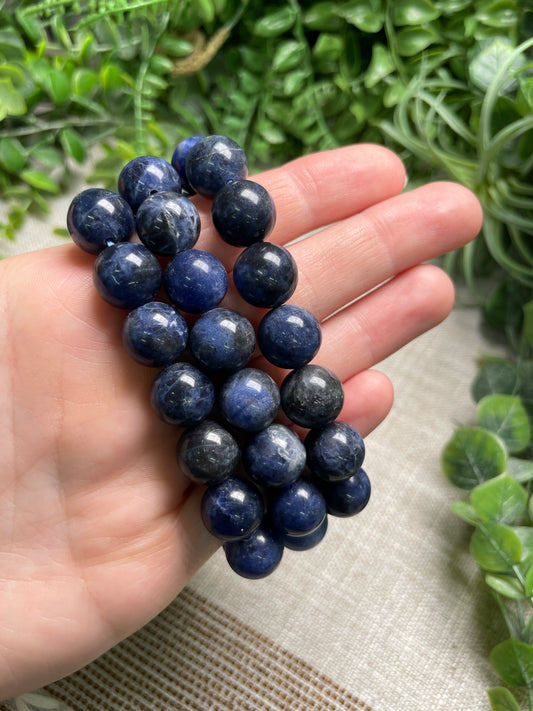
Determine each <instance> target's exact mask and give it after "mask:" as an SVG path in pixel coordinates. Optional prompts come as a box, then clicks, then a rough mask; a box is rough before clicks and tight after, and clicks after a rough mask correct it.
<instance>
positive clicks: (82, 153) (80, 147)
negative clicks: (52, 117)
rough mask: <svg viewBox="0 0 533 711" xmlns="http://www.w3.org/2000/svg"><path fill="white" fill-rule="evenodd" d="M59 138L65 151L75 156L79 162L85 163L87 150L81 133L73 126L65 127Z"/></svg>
mask: <svg viewBox="0 0 533 711" xmlns="http://www.w3.org/2000/svg"><path fill="white" fill-rule="evenodd" d="M59 140H60V141H61V145H62V146H63V150H64V151H65V153H66V154H67V155H68V156H70V157H71V158H74V160H75V161H76V162H77V163H83V161H84V160H85V158H86V155H87V153H86V150H85V145H84V144H83V141H82V140H81V137H80V135H79V134H78V133H77V132H76V131H75V130H74V129H72V128H64V129H63V130H62V131H61V132H60V134H59Z"/></svg>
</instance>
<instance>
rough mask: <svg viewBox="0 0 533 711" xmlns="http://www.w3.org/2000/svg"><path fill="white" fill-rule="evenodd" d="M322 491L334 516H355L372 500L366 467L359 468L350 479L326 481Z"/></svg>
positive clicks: (329, 510)
mask: <svg viewBox="0 0 533 711" xmlns="http://www.w3.org/2000/svg"><path fill="white" fill-rule="evenodd" d="M321 491H322V494H323V496H324V498H325V500H326V505H327V509H328V513H330V514H331V515H332V516H341V517H347V516H355V514H358V513H359V512H360V511H362V510H363V509H364V508H365V506H366V505H367V504H368V501H369V500H370V493H371V486H370V479H369V478H368V475H367V473H366V472H365V470H364V469H359V470H358V471H357V472H355V474H352V476H350V477H348V479H342V480H341V481H330V482H327V483H326V482H324V484H323V485H322V486H321Z"/></svg>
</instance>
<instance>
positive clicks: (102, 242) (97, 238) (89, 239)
mask: <svg viewBox="0 0 533 711" xmlns="http://www.w3.org/2000/svg"><path fill="white" fill-rule="evenodd" d="M67 229H68V231H69V233H70V236H71V237H72V241H73V242H74V243H75V244H77V245H78V247H81V249H83V250H85V251H86V252H90V253H91V254H98V253H99V252H101V251H102V250H103V249H105V248H106V247H109V246H110V245H112V244H117V243H118V242H126V241H127V240H129V239H130V237H131V236H132V235H133V232H134V230H135V223H134V220H133V212H132V209H131V207H130V206H129V205H128V203H127V202H126V200H124V198H123V197H122V196H120V195H118V194H117V193H114V192H112V191H111V190H104V189H103V188H89V189H88V190H84V191H83V192H81V193H79V194H78V195H76V197H75V198H74V200H73V201H72V202H71V203H70V207H69V209H68V213H67Z"/></svg>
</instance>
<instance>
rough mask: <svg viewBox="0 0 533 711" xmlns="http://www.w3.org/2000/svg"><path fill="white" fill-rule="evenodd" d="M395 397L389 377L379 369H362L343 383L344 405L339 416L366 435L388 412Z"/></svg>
mask: <svg viewBox="0 0 533 711" xmlns="http://www.w3.org/2000/svg"><path fill="white" fill-rule="evenodd" d="M393 400H394V389H393V386H392V383H391V381H390V380H389V378H388V377H387V376H386V375H384V374H383V373H381V372H380V371H378V370H363V371H361V372H360V373H357V374H356V375H353V376H352V377H351V378H349V379H348V380H346V381H345V382H344V407H343V408H342V411H341V413H340V415H339V419H340V420H343V421H344V422H347V423H348V424H350V425H352V427H355V429H356V430H357V431H358V432H359V433H360V434H361V435H362V436H363V437H366V436H367V435H368V434H369V433H370V432H372V430H374V429H375V428H376V427H377V426H378V425H379V424H380V423H381V422H382V421H383V420H384V419H385V417H386V416H387V415H388V413H389V412H390V409H391V407H392V403H393Z"/></svg>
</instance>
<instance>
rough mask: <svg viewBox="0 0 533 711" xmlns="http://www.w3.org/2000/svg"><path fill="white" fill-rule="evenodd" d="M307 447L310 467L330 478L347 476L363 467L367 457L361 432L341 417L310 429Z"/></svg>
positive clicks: (314, 472)
mask: <svg viewBox="0 0 533 711" xmlns="http://www.w3.org/2000/svg"><path fill="white" fill-rule="evenodd" d="M305 448H306V450H307V463H308V465H309V468H310V469H311V471H312V472H313V474H315V475H316V476H318V477H320V478H321V479H324V480H326V481H339V480H341V479H347V478H348V477H349V476H351V475H352V474H355V472H356V471H357V470H358V469H360V468H361V466H362V464H363V461H364V458H365V444H364V442H363V438H362V437H361V435H360V434H359V432H357V430H355V429H354V428H353V427H352V426H351V425H349V424H348V423H347V422H340V421H339V420H336V421H335V422H331V423H330V424H329V425H326V426H325V427H321V428H320V429H316V430H310V432H309V433H308V434H307V437H306V438H305Z"/></svg>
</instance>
